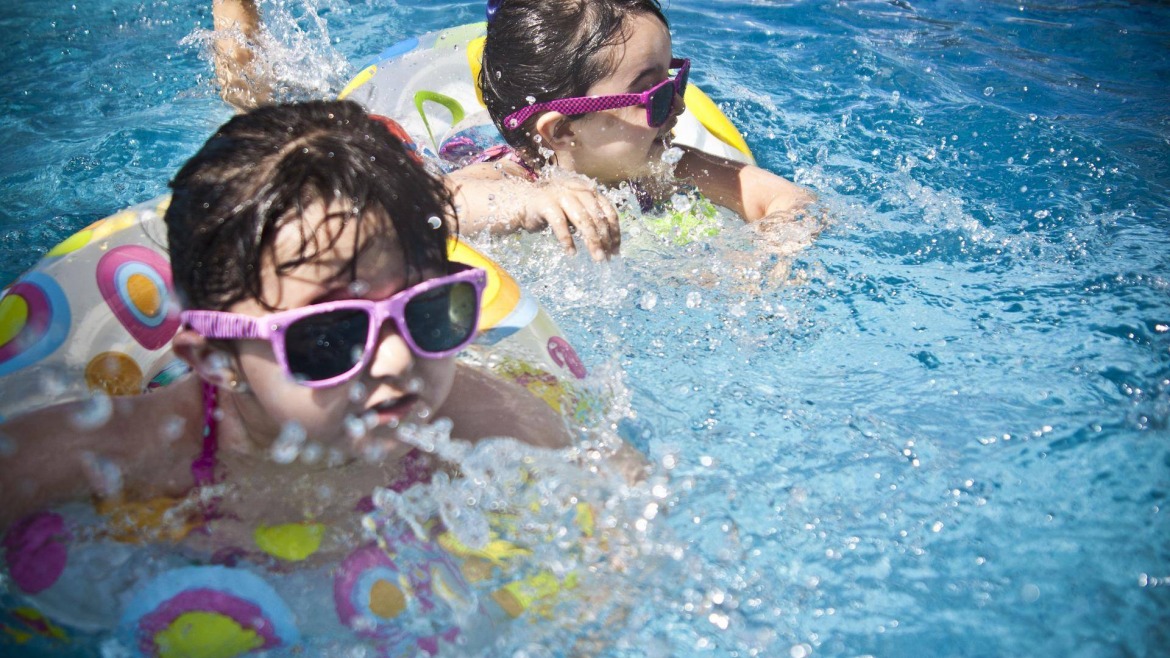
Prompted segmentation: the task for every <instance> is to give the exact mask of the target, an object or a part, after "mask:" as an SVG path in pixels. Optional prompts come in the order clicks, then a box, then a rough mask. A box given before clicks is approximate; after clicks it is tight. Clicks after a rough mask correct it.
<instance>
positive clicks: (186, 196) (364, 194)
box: [166, 101, 454, 310]
mask: <svg viewBox="0 0 1170 658" xmlns="http://www.w3.org/2000/svg"><path fill="white" fill-rule="evenodd" d="M170 186H171V190H172V193H171V203H170V207H169V208H168V209H167V212H166V224H167V242H168V245H169V248H170V255H171V270H172V276H173V279H174V284H175V290H176V291H177V293H178V295H179V299H180V301H181V302H182V305H183V307H184V308H189V309H212V310H223V309H225V308H227V307H229V306H231V305H232V304H235V303H237V302H239V301H242V300H245V299H255V300H258V301H261V303H263V298H262V297H261V292H262V287H261V284H262V281H263V279H262V274H263V273H264V267H263V263H265V260H266V258H273V259H274V260H275V256H276V252H275V240H276V236H277V234H278V233H279V232H280V230H281V229H282V228H283V227H284V226H286V225H288V224H290V223H293V222H296V221H298V220H299V218H300V217H301V216H302V213H303V212H304V211H305V209H306V208H307V207H309V206H312V205H313V204H317V203H324V204H326V205H327V206H328V205H329V204H330V203H332V202H335V201H336V202H341V203H343V204H346V205H347V207H350V208H352V209H353V211H354V212H353V214H352V215H348V217H352V218H353V219H352V220H348V219H347V220H346V221H347V222H348V221H356V222H358V224H357V225H356V226H357V229H358V230H359V231H362V230H368V231H371V232H373V233H377V232H381V231H385V232H388V233H390V234H392V235H394V236H395V238H396V239H397V241H398V244H399V246H400V248H401V249H402V257H403V259H404V260H405V262H406V265H407V267H408V268H409V269H411V270H414V271H418V270H421V269H425V268H437V269H439V271H442V272H446V268H447V236H448V228H447V223H446V221H447V218H448V217H454V211H453V205H452V201H451V197H450V194H449V193H448V191H447V189H446V188H445V187H444V186H443V183H442V182H441V181H440V180H438V179H437V178H436V177H435V176H433V175H431V174H430V173H428V172H427V171H426V170H425V169H424V168H423V165H422V164H421V163H420V162H419V161H418V160H417V159H416V157H415V156H414V155H413V154H412V153H410V152H409V151H407V149H406V148H405V147H404V146H403V144H402V141H401V140H399V139H398V138H397V137H395V136H393V135H392V134H391V132H390V130H389V129H388V128H387V127H386V126H385V125H384V124H382V123H381V122H380V121H378V120H377V119H373V118H371V117H370V116H369V115H367V114H366V112H365V110H363V109H362V108H361V106H359V105H357V104H356V103H353V102H350V101H333V102H325V101H313V102H307V103H292V104H283V105H270V106H265V107H261V108H259V109H256V110H253V111H251V112H249V113H247V114H242V115H239V116H236V117H235V118H233V119H231V120H230V121H228V122H227V123H226V124H224V125H223V126H222V127H221V128H220V129H219V130H218V131H217V132H216V133H215V135H213V136H212V137H211V139H209V140H207V143H206V144H204V145H203V147H202V148H201V149H199V152H198V153H196V154H195V155H194V157H192V158H191V159H190V160H188V161H187V163H186V164H185V165H183V168H182V169H180V170H179V173H178V174H177V175H176V176H175V178H174V180H172V181H171V183H170ZM432 217H438V218H439V219H440V220H443V221H442V223H440V224H439V225H438V228H435V227H434V226H433V224H434V223H435V222H433V221H432V220H431V218H432ZM340 233H341V232H340V231H324V232H322V231H318V232H317V233H316V234H309V233H306V234H304V235H303V237H302V240H301V244H300V248H299V250H297V253H296V254H295V255H294V256H292V257H290V258H288V259H285V260H283V261H278V262H276V272H277V274H281V273H283V272H287V271H289V270H291V269H293V268H295V267H297V266H298V265H301V264H303V263H306V262H311V261H312V260H313V259H314V258H315V257H316V256H317V255H318V254H320V253H322V252H323V251H325V250H327V249H329V248H330V246H331V245H332V244H333V243H334V242H335V241H336V240H337V239H338V237H339V234H340ZM366 239H368V238H366ZM364 242H365V239H363V238H362V236H361V234H360V233H359V235H358V240H357V242H356V243H355V245H356V247H357V248H360V247H361V245H362V244H363V243H364ZM357 248H355V250H354V253H353V254H351V255H350V260H349V262H348V263H347V267H348V268H349V270H350V272H351V276H356V271H357V256H358V249H357Z"/></svg>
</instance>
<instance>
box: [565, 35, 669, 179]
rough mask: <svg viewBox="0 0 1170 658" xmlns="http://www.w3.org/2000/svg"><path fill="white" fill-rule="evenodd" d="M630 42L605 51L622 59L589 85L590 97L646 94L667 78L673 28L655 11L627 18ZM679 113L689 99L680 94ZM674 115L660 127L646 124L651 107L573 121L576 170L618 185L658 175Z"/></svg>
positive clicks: (621, 109) (603, 54)
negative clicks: (610, 70)
mask: <svg viewBox="0 0 1170 658" xmlns="http://www.w3.org/2000/svg"><path fill="white" fill-rule="evenodd" d="M624 33H625V35H626V36H628V40H627V41H626V42H625V43H618V44H615V45H613V46H610V47H609V48H608V49H607V50H606V51H603V52H602V53H599V55H598V56H600V57H608V58H611V59H612V61H613V62H615V63H616V68H615V69H614V71H613V73H612V74H610V75H609V76H608V77H605V78H603V79H601V80H600V81H598V82H597V83H596V84H594V85H593V86H592V87H590V88H589V90H588V92H587V93H586V94H585V95H586V96H593V95H610V94H628V93H641V92H643V91H646V90H647V89H649V88H651V87H653V86H654V85H656V84H658V83H660V82H662V81H663V80H665V79H666V78H667V77H668V75H669V68H670V59H671V41H670V32H669V31H668V30H667V29H666V26H665V25H663V24H662V22H661V21H659V20H658V19H657V18H656V17H654V16H652V15H650V14H634V15H633V16H630V17H628V18H627V19H626V23H625V26H624ZM675 107H676V110H675V111H676V112H681V111H682V108H683V103H682V99H681V98H676V105H675ZM674 124H675V120H674V119H673V118H672V119H671V120H669V121H667V122H666V123H665V124H663V125H661V126H658V127H657V128H651V127H650V126H648V125H646V108H645V107H642V106H637V107H623V108H619V109H616V110H605V111H602V112H594V113H591V114H587V115H584V116H581V117H577V118H575V119H574V120H573V124H572V125H573V130H574V134H575V139H574V141H575V142H576V143H577V144H576V147H575V148H571V150H572V153H573V169H574V170H575V171H577V172H578V173H581V174H585V175H586V176H589V177H591V178H595V179H597V180H598V181H600V182H602V183H605V184H609V185H613V184H616V183H619V182H621V181H624V180H630V179H633V178H639V177H643V176H647V175H649V174H651V173H653V171H654V168H655V167H656V166H658V164H657V163H659V162H660V161H661V157H662V152H663V151H664V150H665V148H666V147H665V145H664V143H663V141H664V140H665V139H666V138H667V137H668V136H669V135H670V131H671V129H673V128H674Z"/></svg>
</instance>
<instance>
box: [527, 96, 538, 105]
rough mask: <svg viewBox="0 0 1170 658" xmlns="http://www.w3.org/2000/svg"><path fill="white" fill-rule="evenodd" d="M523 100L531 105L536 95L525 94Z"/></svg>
mask: <svg viewBox="0 0 1170 658" xmlns="http://www.w3.org/2000/svg"><path fill="white" fill-rule="evenodd" d="M524 101H525V102H526V103H528V104H529V105H532V104H533V103H535V102H536V96H525V97H524Z"/></svg>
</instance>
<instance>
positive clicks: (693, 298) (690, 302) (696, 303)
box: [687, 291, 703, 308]
mask: <svg viewBox="0 0 1170 658" xmlns="http://www.w3.org/2000/svg"><path fill="white" fill-rule="evenodd" d="M702 305H703V295H701V294H699V293H698V292H697V291H691V292H688V293H687V308H699V307H700V306H702Z"/></svg>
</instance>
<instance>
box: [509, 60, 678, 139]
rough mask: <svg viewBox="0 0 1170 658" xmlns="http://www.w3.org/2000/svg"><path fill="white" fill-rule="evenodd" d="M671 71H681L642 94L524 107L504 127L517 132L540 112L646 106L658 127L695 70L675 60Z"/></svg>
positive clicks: (650, 119)
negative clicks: (517, 129) (521, 125)
mask: <svg viewBox="0 0 1170 658" xmlns="http://www.w3.org/2000/svg"><path fill="white" fill-rule="evenodd" d="M670 68H671V69H674V70H677V71H678V73H676V74H675V76H674V78H673V79H671V78H667V79H665V80H663V81H662V82H660V83H658V84H656V85H654V86H653V87H651V88H649V89H647V90H646V91H644V92H642V93H640V94H615V95H613V96H581V97H578V98H560V99H557V100H553V101H546V102H544V103H535V104H533V105H529V106H527V107H523V108H521V109H519V110H516V111H515V112H513V113H511V114H509V115H508V116H507V117H505V118H504V125H505V126H506V127H507V128H509V129H511V130H515V129H516V128H519V127H520V124H522V123H524V122H525V121H527V120H528V118H529V117H531V116H532V115H533V114H536V113H537V112H545V111H553V112H560V113H561V114H565V115H568V116H575V115H578V114H589V113H590V112H600V111H602V110H613V109H617V108H619V107H630V106H633V105H644V106H645V107H646V125H648V126H650V127H651V128H657V127H658V126H661V125H662V124H664V123H666V121H667V120H668V119H670V115H671V113H672V112H674V97H675V95H678V96H682V95H683V92H684V91H686V88H687V76H688V75H689V74H690V71H691V60H689V59H672V60H670Z"/></svg>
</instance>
